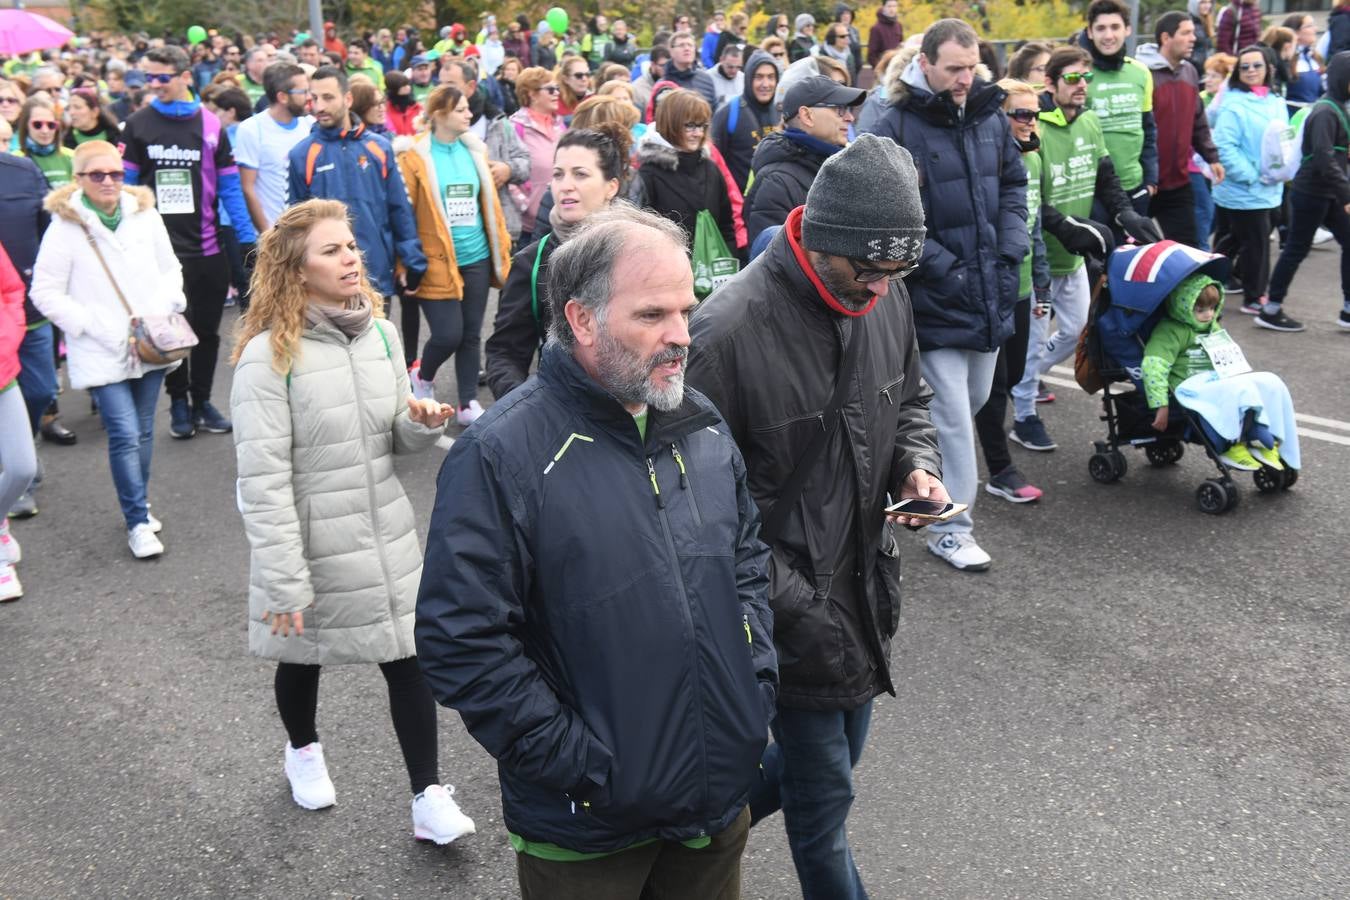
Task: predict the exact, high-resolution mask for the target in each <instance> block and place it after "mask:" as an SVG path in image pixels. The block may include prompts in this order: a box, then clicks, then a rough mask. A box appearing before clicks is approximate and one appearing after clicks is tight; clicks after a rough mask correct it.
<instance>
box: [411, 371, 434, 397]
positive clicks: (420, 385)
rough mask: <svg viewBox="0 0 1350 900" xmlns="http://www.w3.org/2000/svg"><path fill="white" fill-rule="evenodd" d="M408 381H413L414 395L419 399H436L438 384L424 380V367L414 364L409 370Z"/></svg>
mask: <svg viewBox="0 0 1350 900" xmlns="http://www.w3.org/2000/svg"><path fill="white" fill-rule="evenodd" d="M408 381H409V382H411V383H412V395H413V396H414V397H416V398H417V399H418V400H431V401H433V402H434V401H435V400H436V384H435V382H431V381H423V380H422V367H421V366H413V367H412V368H411V369H409V370H408Z"/></svg>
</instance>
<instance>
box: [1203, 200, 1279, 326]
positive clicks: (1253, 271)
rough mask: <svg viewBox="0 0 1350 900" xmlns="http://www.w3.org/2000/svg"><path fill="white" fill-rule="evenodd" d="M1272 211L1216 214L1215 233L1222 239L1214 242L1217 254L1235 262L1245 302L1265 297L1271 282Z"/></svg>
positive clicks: (1225, 211) (1220, 209) (1251, 210)
mask: <svg viewBox="0 0 1350 900" xmlns="http://www.w3.org/2000/svg"><path fill="white" fill-rule="evenodd" d="M1273 212H1274V210H1269V209H1224V208H1223V207H1222V206H1219V207H1216V208H1215V210H1214V230H1215V231H1216V232H1218V233H1219V234H1220V235H1222V237H1220V238H1218V239H1217V240H1216V242H1215V246H1214V249H1215V251H1216V252H1218V253H1222V254H1224V255H1225V256H1227V257H1229V258H1231V259H1233V260H1236V261H1238V262H1239V263H1240V265H1239V266H1238V267H1237V269H1238V276H1239V278H1240V279H1241V281H1242V302H1244V303H1255V302H1256V301H1258V300H1260V299H1261V296H1262V295H1263V294H1265V292H1266V288H1267V287H1268V286H1269V281H1270V231H1271V228H1272V227H1273V226H1272V225H1271V214H1272V213H1273Z"/></svg>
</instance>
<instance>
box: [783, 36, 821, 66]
mask: <svg viewBox="0 0 1350 900" xmlns="http://www.w3.org/2000/svg"><path fill="white" fill-rule="evenodd" d="M815 46H816V40H815V38H813V37H810V36H808V35H805V34H799V35H797V36H796V37H794V38H793V39H792V42H791V43H789V44H788V62H789V63H795V62H796V61H797V60H799V59H806V58H807V57H808V56H810V55H811V51H812V50H813V49H814V48H815Z"/></svg>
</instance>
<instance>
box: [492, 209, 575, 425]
mask: <svg viewBox="0 0 1350 900" xmlns="http://www.w3.org/2000/svg"><path fill="white" fill-rule="evenodd" d="M562 243H563V242H562V240H560V239H559V238H558V236H557V235H555V234H552V233H551V232H548V233H545V235H544V236H543V237H542V238H540V239H539V240H537V241H534V242H532V243H529V244H526V245H525V246H524V247H522V248H521V249H520V250H519V251H517V252H516V255H515V256H513V257H511V269H510V271H509V272H508V273H507V275H506V284H504V285H502V290H501V293H500V294H499V295H498V296H497V318H496V319H495V320H494V322H493V324H492V334H491V335H489V336H488V339H487V344H486V346H485V349H486V354H485V357H486V360H485V363H484V365H483V368H484V369H485V370H486V371H487V383H488V390H490V391H492V396H493V397H494V398H495V399H497V400H500V399H502V398H503V397H505V396H506V395H507V394H509V393H511V392H512V391H514V390H515V389H516V388H518V387H520V386H521V385H522V384H524V383H525V381H526V379H528V378H529V377H530V364H531V363H533V362H534V355H535V353H537V352H538V351H539V348H540V347H542V346H543V342H544V339H545V338H546V337H547V336H548V328H549V325H550V324H551V323H552V322H553V312H552V307H551V306H550V305H549V302H548V261H549V258H550V257H552V256H553V251H554V250H557V249H558V248H559V247H561V246H562ZM536 267H537V269H536Z"/></svg>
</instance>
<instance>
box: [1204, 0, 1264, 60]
mask: <svg viewBox="0 0 1350 900" xmlns="http://www.w3.org/2000/svg"><path fill="white" fill-rule="evenodd" d="M1215 6H1216V7H1217V6H1218V4H1217V3H1216V4H1215ZM1214 31H1215V35H1214V50H1215V51H1216V52H1219V53H1231V54H1233V55H1234V56H1237V52H1238V51H1239V50H1241V49H1242V48H1243V47H1250V46H1251V45H1252V44H1255V43H1256V42H1257V41H1259V40H1260V39H1261V4H1260V3H1259V2H1258V0H1234V2H1233V3H1231V4H1229V5H1228V6H1225V7H1224V8H1223V9H1216V10H1215V12H1214Z"/></svg>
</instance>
